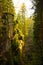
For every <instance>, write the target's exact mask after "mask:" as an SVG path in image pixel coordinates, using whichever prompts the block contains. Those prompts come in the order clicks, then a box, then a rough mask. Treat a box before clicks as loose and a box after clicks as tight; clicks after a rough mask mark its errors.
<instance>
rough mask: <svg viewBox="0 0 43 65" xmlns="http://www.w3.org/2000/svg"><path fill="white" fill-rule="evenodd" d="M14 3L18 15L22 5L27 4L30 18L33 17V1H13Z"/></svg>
mask: <svg viewBox="0 0 43 65" xmlns="http://www.w3.org/2000/svg"><path fill="white" fill-rule="evenodd" d="M13 3H14V6H15V9H16V13H18V11H19V10H20V7H21V4H22V3H25V6H26V9H27V16H28V17H30V16H32V14H33V13H34V9H31V8H32V6H33V4H32V2H31V0H13Z"/></svg>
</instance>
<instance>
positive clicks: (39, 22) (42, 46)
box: [33, 0, 43, 65]
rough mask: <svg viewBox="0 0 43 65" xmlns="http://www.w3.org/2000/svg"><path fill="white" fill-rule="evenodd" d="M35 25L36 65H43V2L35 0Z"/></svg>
mask: <svg viewBox="0 0 43 65" xmlns="http://www.w3.org/2000/svg"><path fill="white" fill-rule="evenodd" d="M33 3H34V5H35V19H34V20H35V23H34V44H35V47H36V51H35V57H34V60H35V61H34V63H35V64H36V65H43V1H42V0H34V1H33Z"/></svg>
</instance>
